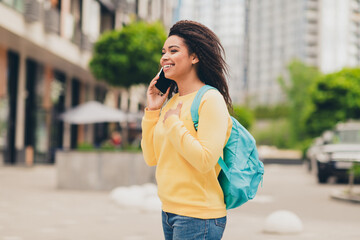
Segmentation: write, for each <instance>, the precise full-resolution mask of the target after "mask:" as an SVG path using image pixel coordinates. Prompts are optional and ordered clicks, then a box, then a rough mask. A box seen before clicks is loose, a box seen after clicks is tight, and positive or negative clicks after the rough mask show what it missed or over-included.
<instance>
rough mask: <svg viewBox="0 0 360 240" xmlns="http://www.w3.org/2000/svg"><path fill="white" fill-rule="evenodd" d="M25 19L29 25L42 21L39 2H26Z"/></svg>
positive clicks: (31, 0) (34, 0)
mask: <svg viewBox="0 0 360 240" xmlns="http://www.w3.org/2000/svg"><path fill="white" fill-rule="evenodd" d="M24 18H25V21H26V22H28V23H32V22H35V21H40V19H41V13H40V3H39V2H38V1H36V0H27V1H25V7H24Z"/></svg>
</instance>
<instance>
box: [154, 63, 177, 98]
mask: <svg viewBox="0 0 360 240" xmlns="http://www.w3.org/2000/svg"><path fill="white" fill-rule="evenodd" d="M172 81H173V80H171V79H168V78H166V77H165V74H164V70H163V68H161V70H160V73H159V79H158V80H157V82H156V84H155V87H156V88H157V89H159V90H160V92H162V93H166V91H167V90H168V88H169V87H170V84H171V82H172Z"/></svg>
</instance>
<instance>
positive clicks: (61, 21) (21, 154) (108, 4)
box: [0, 0, 172, 164]
mask: <svg viewBox="0 0 360 240" xmlns="http://www.w3.org/2000/svg"><path fill="white" fill-rule="evenodd" d="M168 8H171V5H169V4H168V3H167V1H163V0H136V1H135V0H26V1H23V0H0V36H1V37H0V164H1V163H6V164H23V163H27V164H32V163H53V162H54V161H55V158H54V156H55V151H56V150H57V149H74V148H76V147H77V146H78V145H79V144H81V143H85V142H89V143H92V144H99V143H100V142H101V141H103V140H104V139H106V138H108V137H109V136H108V133H109V126H108V125H109V124H107V123H99V124H88V125H70V124H67V123H64V122H62V121H60V120H59V118H58V116H59V114H61V113H62V112H64V111H65V110H67V109H70V108H71V107H74V106H77V105H79V104H81V103H84V102H86V101H89V100H97V101H99V102H102V103H105V104H106V105H111V106H114V107H118V108H121V109H123V110H126V111H132V112H136V111H139V110H142V108H143V106H144V101H145V100H144V97H142V98H141V97H137V96H136V95H138V94H134V96H128V94H126V93H125V91H122V90H121V89H120V90H119V89H114V88H111V87H110V86H107V85H106V84H104V83H102V82H98V81H96V80H95V79H94V77H93V76H92V74H91V73H90V71H89V67H88V62H89V60H90V59H91V56H92V45H93V43H94V42H95V41H96V40H97V39H98V37H99V36H100V34H101V33H103V32H104V31H106V30H111V29H114V28H121V27H122V26H123V25H124V24H126V23H128V22H129V21H130V19H131V18H132V15H134V16H135V17H137V18H139V19H143V20H147V21H152V20H155V19H158V20H162V21H164V23H165V24H167V26H169V25H170V24H171V20H172V17H171V15H169V12H170V13H171V12H172V11H169V10H168ZM142 95H144V93H142ZM129 99H130V100H129ZM130 106H131V107H130Z"/></svg>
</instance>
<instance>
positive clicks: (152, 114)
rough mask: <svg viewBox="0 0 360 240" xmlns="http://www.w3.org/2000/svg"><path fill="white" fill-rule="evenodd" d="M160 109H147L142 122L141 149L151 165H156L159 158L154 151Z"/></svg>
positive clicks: (147, 162) (146, 160)
mask: <svg viewBox="0 0 360 240" xmlns="http://www.w3.org/2000/svg"><path fill="white" fill-rule="evenodd" d="M159 116H160V110H156V111H150V110H147V109H145V114H144V117H143V119H142V122H141V128H142V138H141V149H142V151H143V156H144V159H145V162H146V164H147V165H149V166H155V165H156V164H157V160H156V157H155V151H154V140H153V139H154V129H155V126H156V123H157V121H158V120H159Z"/></svg>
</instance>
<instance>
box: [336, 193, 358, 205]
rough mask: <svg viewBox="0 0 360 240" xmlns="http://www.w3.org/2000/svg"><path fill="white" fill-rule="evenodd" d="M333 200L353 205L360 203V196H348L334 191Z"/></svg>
mask: <svg viewBox="0 0 360 240" xmlns="http://www.w3.org/2000/svg"><path fill="white" fill-rule="evenodd" d="M331 198H333V199H335V200H341V201H347V202H352V203H358V204H359V203H360V195H359V194H358V195H347V194H344V192H343V191H334V192H333V193H331Z"/></svg>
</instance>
